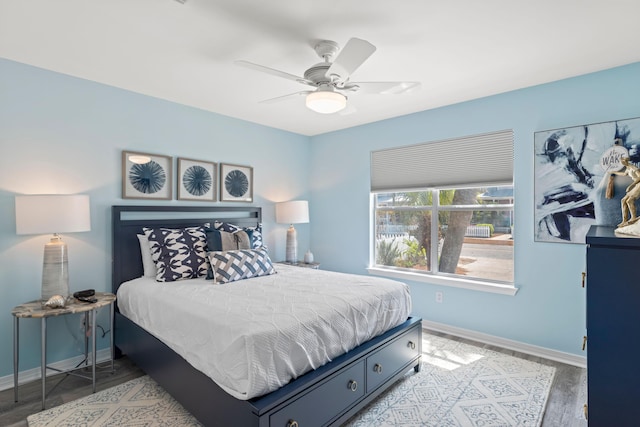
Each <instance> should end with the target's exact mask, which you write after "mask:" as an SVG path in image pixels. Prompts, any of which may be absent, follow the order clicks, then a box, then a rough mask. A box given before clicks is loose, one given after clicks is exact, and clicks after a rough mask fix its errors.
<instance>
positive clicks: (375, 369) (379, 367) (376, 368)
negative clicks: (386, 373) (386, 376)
mask: <svg viewBox="0 0 640 427" xmlns="http://www.w3.org/2000/svg"><path fill="white" fill-rule="evenodd" d="M373 372H377V373H379V374H381V373H382V365H381V364H379V363H376V364H375V365H373Z"/></svg>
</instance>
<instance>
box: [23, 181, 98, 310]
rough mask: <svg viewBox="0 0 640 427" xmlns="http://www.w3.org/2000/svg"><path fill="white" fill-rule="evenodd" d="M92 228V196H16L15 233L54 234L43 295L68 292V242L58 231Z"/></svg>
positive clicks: (46, 257)
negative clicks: (90, 204)
mask: <svg viewBox="0 0 640 427" xmlns="http://www.w3.org/2000/svg"><path fill="white" fill-rule="evenodd" d="M90 230H91V214H90V207H89V196H87V195H81V194H80V195H36V196H16V233H17V234H53V235H54V236H53V238H52V239H51V241H50V242H49V243H47V244H46V245H45V249H44V261H43V266H42V299H43V300H48V299H49V298H51V297H52V296H53V295H62V296H63V297H64V298H67V297H68V296H69V269H68V254H67V245H66V244H65V243H64V242H63V241H62V238H61V237H60V236H59V233H76V232H82V231H90Z"/></svg>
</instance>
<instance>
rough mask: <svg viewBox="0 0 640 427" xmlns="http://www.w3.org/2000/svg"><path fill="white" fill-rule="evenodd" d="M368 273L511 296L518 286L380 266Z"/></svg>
mask: <svg viewBox="0 0 640 427" xmlns="http://www.w3.org/2000/svg"><path fill="white" fill-rule="evenodd" d="M367 271H368V272H369V274H373V275H376V276H385V277H391V278H394V279H402V280H411V281H413V282H422V283H430V284H432V285H442V286H451V287H454V288H463V289H470V290H473V291H481V292H490V293H494V294H502V295H510V296H513V295H515V294H516V292H518V288H516V287H515V286H513V285H511V284H501V283H491V282H484V281H480V280H470V279H461V278H457V277H455V278H454V277H443V276H436V275H430V274H420V273H412V272H409V271H399V270H392V269H386V268H380V267H370V268H367Z"/></svg>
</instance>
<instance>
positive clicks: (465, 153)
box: [371, 130, 513, 192]
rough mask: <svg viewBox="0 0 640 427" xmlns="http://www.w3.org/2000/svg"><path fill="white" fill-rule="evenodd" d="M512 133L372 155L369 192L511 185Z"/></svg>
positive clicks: (407, 146) (397, 149) (381, 151)
mask: <svg viewBox="0 0 640 427" xmlns="http://www.w3.org/2000/svg"><path fill="white" fill-rule="evenodd" d="M512 181H513V130H503V131H499V132H490V133H485V134H481V135H472V136H465V137H462V138H452V139H446V140H441V141H434V142H426V143H421V144H415V145H406V146H402V147H395V148H389V149H384V150H377V151H372V152H371V191H372V192H384V191H406V190H416V189H424V188H447V187H448V188H455V187H469V186H474V185H499V184H510V183H511V182H512Z"/></svg>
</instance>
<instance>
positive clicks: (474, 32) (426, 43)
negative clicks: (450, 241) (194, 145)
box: [0, 0, 640, 135]
mask: <svg viewBox="0 0 640 427" xmlns="http://www.w3.org/2000/svg"><path fill="white" fill-rule="evenodd" d="M351 37H358V38H362V39H365V40H368V41H369V42H371V43H373V44H374V45H375V46H376V47H377V51H376V52H375V53H374V54H373V55H372V56H371V57H370V58H369V59H368V60H367V61H366V62H365V63H364V64H363V65H362V66H361V67H360V68H359V69H358V70H357V71H356V72H355V73H354V74H353V76H352V80H353V81H397V80H402V81H419V82H421V84H422V85H421V88H420V89H419V90H417V91H413V92H411V93H406V94H403V95H371V94H364V93H355V94H352V95H349V104H350V106H353V107H355V109H356V111H355V112H354V113H352V114H348V115H339V114H333V115H321V114H318V113H314V112H312V111H310V110H308V109H306V107H304V97H297V98H295V99H292V100H288V101H286V102H284V101H283V102H280V103H276V104H261V103H259V102H258V101H261V100H265V99H269V98H273V97H277V96H280V95H286V94H290V93H293V92H297V91H299V90H305V89H307V88H308V87H307V86H303V85H301V84H299V83H296V82H294V81H290V80H285V79H282V78H278V77H275V76H271V75H268V74H264V73H259V72H257V71H254V70H250V69H246V68H242V67H239V66H237V65H235V64H234V61H235V60H239V59H243V60H247V61H250V62H254V63H258V64H262V65H265V66H267V67H271V68H275V69H278V70H282V71H285V72H288V73H291V74H295V75H302V74H303V73H304V70H306V69H307V68H309V67H310V66H311V65H313V64H315V63H317V62H320V59H319V58H318V57H317V56H316V53H315V52H314V50H313V46H314V44H315V41H317V40H320V39H330V40H334V41H336V42H338V43H339V44H340V45H341V46H343V45H344V44H345V43H346V42H347V41H348V40H349V38H351ZM0 57H4V58H7V59H11V60H15V61H18V62H22V63H26V64H31V65H34V66H37V67H41V68H45V69H48V70H53V71H57V72H61V73H65V74H69V75H72V76H77V77H81V78H84V79H88V80H92V81H96V82H100V83H104V84H107V85H111V86H116V87H119V88H123V89H127V90H130V91H133V92H137V93H141V94H145V95H150V96H154V97H157V98H161V99H166V100H169V101H173V102H177V103H180V104H185V105H189V106H193V107H197V108H201V109H203V110H209V111H213V112H216V113H220V114H224V115H227V116H231V117H236V118H240V119H244V120H249V121H251V122H256V123H260V124H264V125H267V126H272V127H275V128H280V129H285V130H289V131H292V132H296V133H300V134H304V135H316V134H320V133H325V132H329V131H332V130H338V129H343V128H347V127H351V126H356V125H360V124H364V123H370V122H373V121H377V120H382V119H385V118H390V117H395V116H400V115H404V114H408V113H413V112H417V111H422V110H427V109H431V108H435V107H439V106H443V105H449V104H453V103H457V102H460V101H465V100H470V99H475V98H479V97H483V96H487V95H492V94H496V93H501V92H506V91H510V90H514V89H518V88H523V87H528V86H532V85H537V84H540V83H545V82H549V81H554V80H559V79H563V78H566V77H571V76H576V75H580V74H585V73H590V72H593V71H599V70H603V69H607V68H611V67H615V66H619V65H624V64H629V63H633V62H637V61H640V1H639V0H402V1H382V0H350V1H349V0H346V1H345V0H341V1H338V0H324V1H318V0H315V1H314V0H271V1H265V0H262V1H259V0H187V1H186V3H185V4H181V3H180V2H179V1H176V0H55V1H52V0H0Z"/></svg>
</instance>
